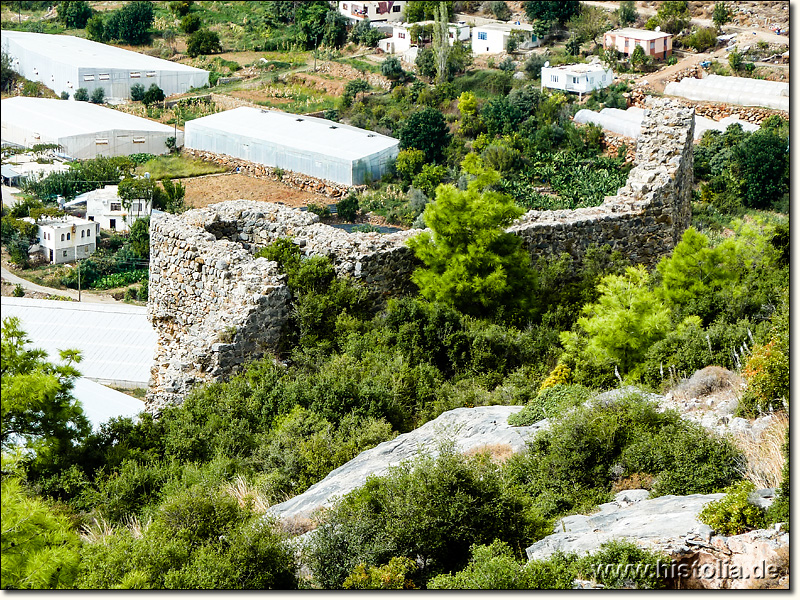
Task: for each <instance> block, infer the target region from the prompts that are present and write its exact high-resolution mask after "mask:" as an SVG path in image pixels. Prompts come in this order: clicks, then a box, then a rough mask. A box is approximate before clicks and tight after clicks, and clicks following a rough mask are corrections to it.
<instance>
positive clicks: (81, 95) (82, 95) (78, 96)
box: [73, 88, 89, 102]
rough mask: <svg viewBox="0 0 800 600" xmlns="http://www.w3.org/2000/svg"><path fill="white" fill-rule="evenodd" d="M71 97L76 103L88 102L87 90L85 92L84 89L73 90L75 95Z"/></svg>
mask: <svg viewBox="0 0 800 600" xmlns="http://www.w3.org/2000/svg"><path fill="white" fill-rule="evenodd" d="M73 97H74V98H75V100H77V101H78V102H88V101H89V90H87V89H86V88H78V89H77V90H75V95H74V96H73Z"/></svg>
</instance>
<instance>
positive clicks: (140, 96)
mask: <svg viewBox="0 0 800 600" xmlns="http://www.w3.org/2000/svg"><path fill="white" fill-rule="evenodd" d="M144 92H145V89H144V86H143V85H142V84H141V83H134V84H133V85H132V86H131V100H133V101H134V102H141V101H142V100H144Z"/></svg>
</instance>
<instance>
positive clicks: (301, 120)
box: [295, 119, 303, 121]
mask: <svg viewBox="0 0 800 600" xmlns="http://www.w3.org/2000/svg"><path fill="white" fill-rule="evenodd" d="M302 120H303V119H295V121H302Z"/></svg>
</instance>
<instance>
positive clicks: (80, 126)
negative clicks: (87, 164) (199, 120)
mask: <svg viewBox="0 0 800 600" xmlns="http://www.w3.org/2000/svg"><path fill="white" fill-rule="evenodd" d="M0 106H2V111H0V113H1V114H2V119H3V122H4V123H25V124H27V125H28V127H30V128H31V129H33V130H35V131H38V132H40V133H43V134H46V135H47V136H48V137H52V138H55V139H60V138H64V137H69V136H74V135H85V134H91V133H95V132H98V131H109V130H112V129H123V130H126V131H143V132H159V133H172V131H173V128H172V127H169V126H167V125H164V124H162V123H156V122H155V121H150V120H149V119H145V118H142V117H136V116H134V115H129V114H128V113H124V112H121V111H118V110H114V109H112V108H105V107H103V106H98V105H96V104H91V103H89V102H78V101H75V100H55V99H52V98H27V97H25V96H16V97H14V98H7V99H5V100H3V101H2V103H0Z"/></svg>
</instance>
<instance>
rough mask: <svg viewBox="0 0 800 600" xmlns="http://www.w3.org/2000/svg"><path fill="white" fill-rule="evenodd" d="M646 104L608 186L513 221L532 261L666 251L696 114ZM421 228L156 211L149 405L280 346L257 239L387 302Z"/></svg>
mask: <svg viewBox="0 0 800 600" xmlns="http://www.w3.org/2000/svg"><path fill="white" fill-rule="evenodd" d="M649 109H650V110H649V112H648V113H646V115H645V118H644V121H643V123H642V133H641V135H640V137H639V140H638V144H637V150H636V166H635V167H634V168H633V169H632V170H631V173H630V175H629V177H628V181H627V182H626V184H625V186H624V187H623V188H621V189H620V190H619V193H618V194H617V195H616V196H610V197H607V198H606V200H605V202H604V203H603V204H602V205H601V206H598V207H594V208H584V209H579V210H575V211H530V212H528V213H526V214H525V215H523V216H522V217H521V218H520V219H519V220H517V221H516V222H515V223H514V224H513V225H512V226H511V227H510V228H509V231H510V232H512V233H514V234H516V235H519V236H520V237H521V238H522V239H523V243H524V246H525V247H526V248H527V249H528V251H529V252H530V253H531V256H532V258H533V259H534V260H535V259H537V258H539V257H542V256H550V255H558V254H561V253H562V252H568V253H569V254H570V255H571V256H573V258H574V259H575V260H576V261H580V260H581V258H582V257H583V254H584V253H585V251H586V249H587V248H588V247H589V246H591V245H592V244H598V245H603V244H609V245H610V246H611V247H612V248H613V249H617V250H620V251H622V252H624V253H625V254H626V255H627V256H628V257H629V258H630V259H631V260H632V261H633V262H637V263H643V264H646V265H650V266H652V265H654V264H655V263H656V262H657V261H658V260H659V259H660V258H661V257H662V256H664V255H665V254H668V253H669V252H671V250H672V248H674V246H675V244H676V243H677V242H678V241H679V239H680V237H681V235H682V234H683V232H684V231H685V230H686V228H687V227H688V226H689V223H690V221H691V213H690V211H691V202H690V198H691V187H692V170H693V165H692V139H693V128H694V116H693V111H692V110H691V109H687V108H683V107H680V106H679V105H677V104H675V103H670V102H669V101H663V100H654V101H653V103H652V104H651V105H650V106H649ZM417 233H419V231H418V230H412V231H400V232H396V233H392V234H388V235H381V234H378V233H347V232H345V231H344V230H341V229H336V228H334V227H330V226H328V225H325V224H323V223H320V222H319V218H318V217H317V216H316V215H314V214H311V213H308V212H301V211H299V210H295V209H291V208H287V207H285V206H282V205H278V204H269V203H264V202H251V201H245V200H235V201H230V202H223V203H220V204H215V205H211V206H209V207H206V208H202V209H196V210H190V211H188V212H186V213H184V214H183V215H179V216H174V215H163V216H161V217H159V218H157V219H154V220H153V222H152V224H151V233H150V243H151V249H150V256H151V258H150V282H149V292H150V298H149V302H148V314H149V318H150V319H151V321H152V323H153V326H154V327H155V329H156V331H157V333H158V345H157V349H156V354H155V359H154V364H153V367H152V371H151V373H152V379H151V385H150V389H149V391H148V394H147V399H146V405H147V407H148V410H150V411H152V412H158V411H159V410H160V409H161V407H163V406H165V405H166V404H173V403H177V404H179V403H180V402H182V400H183V398H184V396H185V394H186V392H187V391H188V390H189V389H191V387H193V386H194V385H197V384H199V383H202V382H205V381H213V380H217V379H219V378H222V377H225V376H228V375H230V374H231V373H234V372H236V370H237V369H238V368H239V367H240V366H241V365H242V364H243V363H244V362H248V361H251V360H253V359H255V358H258V357H260V356H262V355H264V354H268V353H270V352H272V351H274V350H275V349H277V348H278V347H279V345H280V342H281V339H282V332H283V330H284V327H285V326H286V324H287V322H288V315H289V306H290V302H291V293H290V291H289V289H288V288H287V286H286V280H285V276H284V275H281V274H279V273H278V271H277V265H276V264H275V263H274V262H269V261H267V260H266V259H263V258H260V259H254V258H253V254H254V253H255V251H257V250H258V249H259V248H261V247H263V246H266V245H267V244H269V243H271V242H273V241H275V240H276V239H278V238H284V237H289V238H292V239H293V240H294V241H295V242H296V243H297V244H298V245H300V247H301V248H302V250H303V252H304V253H305V255H306V256H315V255H324V256H328V257H330V258H331V260H332V262H333V264H334V267H335V269H336V271H337V273H338V274H339V275H348V276H351V277H353V278H355V279H357V280H359V281H363V282H364V283H365V284H366V286H367V289H368V291H369V293H370V295H371V297H372V299H373V300H374V301H376V302H383V301H385V300H386V299H387V298H389V297H391V296H396V295H403V294H406V293H410V292H412V291H413V284H412V283H411V281H410V277H411V273H412V272H413V270H414V269H415V268H416V266H417V264H418V263H417V261H416V259H415V257H414V256H413V254H412V253H411V251H410V250H409V249H408V247H407V246H406V242H407V240H408V239H409V238H410V237H413V236H414V235H416V234H417Z"/></svg>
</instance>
